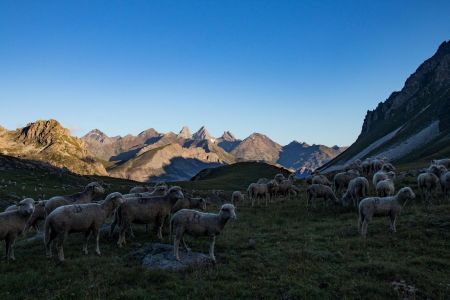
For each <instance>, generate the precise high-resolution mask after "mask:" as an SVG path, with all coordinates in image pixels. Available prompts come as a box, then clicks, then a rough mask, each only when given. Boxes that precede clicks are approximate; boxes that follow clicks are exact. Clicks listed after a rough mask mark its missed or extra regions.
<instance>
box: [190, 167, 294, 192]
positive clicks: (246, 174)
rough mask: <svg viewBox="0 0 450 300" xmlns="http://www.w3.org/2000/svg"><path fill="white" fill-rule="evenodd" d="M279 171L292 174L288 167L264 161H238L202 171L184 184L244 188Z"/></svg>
mask: <svg viewBox="0 0 450 300" xmlns="http://www.w3.org/2000/svg"><path fill="white" fill-rule="evenodd" d="M278 173H282V174H284V175H285V176H286V177H287V176H289V174H290V172H289V171H288V170H287V169H284V168H280V167H277V166H274V165H270V164H267V163H263V162H238V163H235V164H231V165H226V166H222V167H217V168H208V169H205V170H203V171H200V172H199V173H198V174H196V175H195V176H193V177H192V179H191V180H190V182H184V183H182V185H183V186H186V187H191V186H192V187H194V186H195V187H196V188H199V187H203V188H208V189H227V190H244V189H246V188H247V186H248V185H249V184H250V183H252V182H256V181H257V180H258V179H259V178H273V177H274V176H275V175H276V174H278Z"/></svg>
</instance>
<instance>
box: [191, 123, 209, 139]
mask: <svg viewBox="0 0 450 300" xmlns="http://www.w3.org/2000/svg"><path fill="white" fill-rule="evenodd" d="M192 138H193V139H194V140H214V138H213V137H212V136H211V135H210V134H209V132H208V130H207V129H206V127H205V126H202V127H201V128H200V129H199V130H198V131H197V132H196V133H194V134H193V135H192Z"/></svg>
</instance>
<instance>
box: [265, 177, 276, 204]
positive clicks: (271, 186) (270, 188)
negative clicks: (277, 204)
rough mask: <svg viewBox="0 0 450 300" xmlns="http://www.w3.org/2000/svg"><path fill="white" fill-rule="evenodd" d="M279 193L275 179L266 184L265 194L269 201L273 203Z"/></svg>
mask: <svg viewBox="0 0 450 300" xmlns="http://www.w3.org/2000/svg"><path fill="white" fill-rule="evenodd" d="M278 191H279V186H278V183H277V182H276V180H275V179H272V180H270V181H269V182H268V183H267V192H268V193H269V201H271V202H272V201H274V200H275V198H276V197H277V194H278Z"/></svg>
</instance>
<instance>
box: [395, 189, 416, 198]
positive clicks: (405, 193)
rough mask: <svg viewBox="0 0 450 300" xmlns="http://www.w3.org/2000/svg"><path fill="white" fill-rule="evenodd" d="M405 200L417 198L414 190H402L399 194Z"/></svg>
mask: <svg viewBox="0 0 450 300" xmlns="http://www.w3.org/2000/svg"><path fill="white" fill-rule="evenodd" d="M398 193H399V194H400V195H401V197H402V198H403V199H414V198H416V194H414V192H413V190H412V189H411V188H410V187H404V188H402V189H400V191H399V192H398Z"/></svg>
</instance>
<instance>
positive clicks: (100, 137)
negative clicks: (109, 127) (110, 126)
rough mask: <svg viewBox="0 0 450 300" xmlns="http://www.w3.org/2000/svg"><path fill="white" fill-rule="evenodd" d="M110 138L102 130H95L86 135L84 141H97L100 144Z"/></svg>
mask: <svg viewBox="0 0 450 300" xmlns="http://www.w3.org/2000/svg"><path fill="white" fill-rule="evenodd" d="M108 138H109V137H108V136H107V135H106V134H105V133H104V132H103V131H101V130H99V129H93V130H91V131H89V132H88V133H86V134H85V135H84V136H83V137H82V139H83V140H86V139H90V140H95V141H98V142H101V143H102V142H104V141H105V140H107V139H108Z"/></svg>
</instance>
